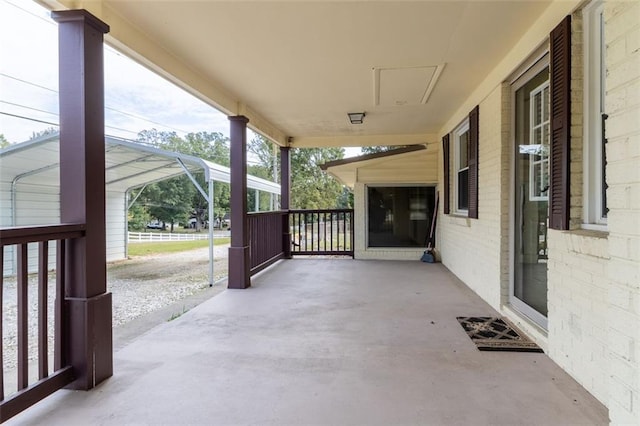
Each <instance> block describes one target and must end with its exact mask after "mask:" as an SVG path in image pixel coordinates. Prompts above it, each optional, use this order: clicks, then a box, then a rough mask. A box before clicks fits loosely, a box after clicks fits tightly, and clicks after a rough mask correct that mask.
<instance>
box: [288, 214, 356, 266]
mask: <svg viewBox="0 0 640 426" xmlns="http://www.w3.org/2000/svg"><path fill="white" fill-rule="evenodd" d="M289 225H290V227H291V240H292V245H293V246H292V248H291V254H292V255H294V256H295V255H346V256H352V257H353V245H354V241H353V240H354V232H353V210H352V209H329V210H290V211H289Z"/></svg>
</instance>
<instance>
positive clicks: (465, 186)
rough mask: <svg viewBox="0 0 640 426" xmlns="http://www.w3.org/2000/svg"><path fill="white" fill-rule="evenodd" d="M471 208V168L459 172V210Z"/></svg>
mask: <svg viewBox="0 0 640 426" xmlns="http://www.w3.org/2000/svg"><path fill="white" fill-rule="evenodd" d="M468 208H469V169H464V170H461V171H460V172H458V210H467V209H468Z"/></svg>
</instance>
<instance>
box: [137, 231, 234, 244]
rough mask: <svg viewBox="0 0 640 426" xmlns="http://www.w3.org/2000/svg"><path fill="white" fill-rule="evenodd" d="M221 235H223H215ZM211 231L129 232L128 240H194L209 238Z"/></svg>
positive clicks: (144, 241)
mask: <svg viewBox="0 0 640 426" xmlns="http://www.w3.org/2000/svg"><path fill="white" fill-rule="evenodd" d="M216 237H221V236H217V235H216V236H214V238H216ZM208 239H209V233H208V232H204V233H202V234H195V233H190V234H172V233H170V232H129V237H128V241H129V242H130V243H147V242H152V241H194V240H208Z"/></svg>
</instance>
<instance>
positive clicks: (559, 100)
mask: <svg viewBox="0 0 640 426" xmlns="http://www.w3.org/2000/svg"><path fill="white" fill-rule="evenodd" d="M550 38H551V40H550V56H551V59H550V64H549V74H550V76H549V79H550V93H551V106H550V107H551V108H550V114H551V160H550V175H551V176H550V187H551V188H550V194H549V227H550V228H551V229H559V230H566V229H569V158H570V153H569V142H570V133H569V129H570V124H571V123H570V118H571V115H570V114H571V108H570V99H571V92H570V89H571V86H570V82H571V16H567V17H566V18H565V19H563V20H562V22H560V24H559V25H558V26H557V27H556V28H555V29H554V30H553V31H552V32H551V37H550Z"/></svg>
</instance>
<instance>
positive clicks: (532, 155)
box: [526, 80, 550, 201]
mask: <svg viewBox="0 0 640 426" xmlns="http://www.w3.org/2000/svg"><path fill="white" fill-rule="evenodd" d="M529 99H530V101H529V122H530V123H531V125H530V128H529V133H530V134H529V141H530V142H529V145H527V146H526V148H527V149H528V150H529V200H531V201H544V200H548V199H549V124H550V120H549V80H547V81H545V82H544V83H542V84H541V85H540V86H538V87H536V88H535V89H533V90H532V91H531V93H530V94H529Z"/></svg>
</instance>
